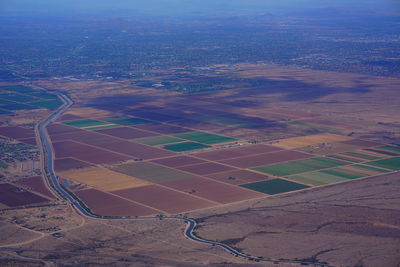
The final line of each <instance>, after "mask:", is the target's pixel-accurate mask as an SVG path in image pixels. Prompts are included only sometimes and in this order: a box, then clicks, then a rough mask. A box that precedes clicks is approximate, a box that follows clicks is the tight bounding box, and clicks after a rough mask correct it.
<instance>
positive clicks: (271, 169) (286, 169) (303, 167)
mask: <svg viewBox="0 0 400 267" xmlns="http://www.w3.org/2000/svg"><path fill="white" fill-rule="evenodd" d="M348 164H349V163H347V162H343V161H339V160H334V159H329V158H311V159H303V160H295V161H290V162H284V163H278V164H273V165H267V166H261V167H257V168H253V169H254V170H257V171H260V172H264V173H269V174H272V175H276V176H287V175H292V174H297V173H303V172H310V171H316V170H321V169H325V168H332V167H338V166H343V165H348Z"/></svg>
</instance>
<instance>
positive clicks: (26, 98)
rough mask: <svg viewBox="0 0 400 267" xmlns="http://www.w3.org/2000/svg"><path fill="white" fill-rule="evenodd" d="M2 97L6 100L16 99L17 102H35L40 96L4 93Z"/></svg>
mask: <svg viewBox="0 0 400 267" xmlns="http://www.w3.org/2000/svg"><path fill="white" fill-rule="evenodd" d="M1 99H5V100H10V101H15V102H21V103H28V102H34V101H39V100H40V99H39V98H35V97H31V96H27V95H17V94H15V95H2V96H1Z"/></svg>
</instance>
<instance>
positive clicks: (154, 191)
mask: <svg viewBox="0 0 400 267" xmlns="http://www.w3.org/2000/svg"><path fill="white" fill-rule="evenodd" d="M113 193H114V194H117V195H119V196H122V197H124V198H128V199H131V200H134V201H137V202H139V203H143V204H145V205H148V206H151V207H154V208H156V209H159V210H163V211H165V212H167V213H180V212H185V211H190V210H196V209H201V208H207V207H211V206H215V205H216V204H215V203H212V202H210V201H207V200H205V199H200V198H197V197H192V196H190V195H188V194H184V193H180V192H177V191H174V190H171V189H168V188H165V187H162V186H159V185H148V186H143V187H140V188H131V189H125V190H119V191H114V192H113Z"/></svg>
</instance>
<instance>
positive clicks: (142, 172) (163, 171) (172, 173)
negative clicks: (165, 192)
mask: <svg viewBox="0 0 400 267" xmlns="http://www.w3.org/2000/svg"><path fill="white" fill-rule="evenodd" d="M113 170H115V171H117V172H120V173H124V174H126V175H129V176H132V177H136V178H140V179H143V180H146V181H148V182H152V183H163V182H167V181H174V180H181V179H189V178H193V177H194V175H191V174H188V173H184V172H181V171H178V170H175V169H171V168H167V167H163V166H160V165H156V164H152V163H148V162H133V163H126V164H122V165H118V166H116V167H115V168H113Z"/></svg>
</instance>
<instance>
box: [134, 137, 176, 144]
mask: <svg viewBox="0 0 400 267" xmlns="http://www.w3.org/2000/svg"><path fill="white" fill-rule="evenodd" d="M134 141H135V142H137V143H141V144H145V145H149V146H159V145H165V144H172V143H179V142H183V141H184V140H183V139H180V138H176V137H173V136H170V135H159V136H150V137H143V138H136V139H134Z"/></svg>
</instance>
